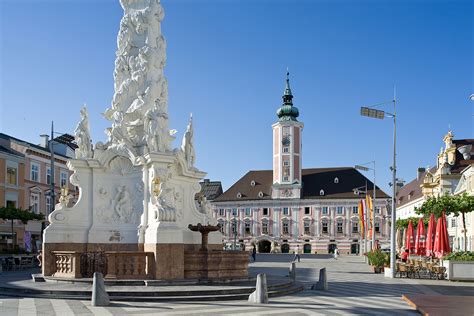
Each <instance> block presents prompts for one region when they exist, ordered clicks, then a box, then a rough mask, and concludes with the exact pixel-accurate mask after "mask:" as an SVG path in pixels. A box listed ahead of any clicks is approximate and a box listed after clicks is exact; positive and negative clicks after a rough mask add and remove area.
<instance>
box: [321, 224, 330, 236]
mask: <svg viewBox="0 0 474 316" xmlns="http://www.w3.org/2000/svg"><path fill="white" fill-rule="evenodd" d="M322 228H323V234H327V233H328V231H329V230H328V222H323V223H322Z"/></svg>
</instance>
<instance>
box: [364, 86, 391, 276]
mask: <svg viewBox="0 0 474 316" xmlns="http://www.w3.org/2000/svg"><path fill="white" fill-rule="evenodd" d="M389 103H393V113H388V112H385V111H380V110H377V109H374V107H376V106H379V105H383V104H389ZM360 114H361V115H362V116H367V117H371V118H377V119H381V120H382V119H384V118H385V116H387V117H391V118H393V162H392V167H391V170H392V183H393V186H392V188H393V191H392V216H391V223H390V274H391V275H390V277H392V278H395V274H396V273H397V271H396V267H395V256H396V250H395V224H396V203H395V200H396V198H395V197H396V194H397V191H396V190H397V186H396V181H397V150H396V149H397V115H396V97H395V93H394V94H393V100H392V101H389V102H383V103H379V104H374V105H372V106H370V107H361V108H360Z"/></svg>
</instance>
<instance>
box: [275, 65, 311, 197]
mask: <svg viewBox="0 0 474 316" xmlns="http://www.w3.org/2000/svg"><path fill="white" fill-rule="evenodd" d="M282 99H283V104H282V105H281V106H280V107H279V108H278V110H277V113H276V114H277V116H278V121H277V122H276V123H275V124H273V125H272V129H273V188H272V197H273V198H300V191H301V132H302V130H303V126H304V125H303V123H301V122H298V120H297V119H296V118H297V117H298V116H299V111H298V108H297V107H295V106H293V93H292V92H291V88H290V73H289V71H288V70H287V72H286V84H285V90H284V92H283V96H282Z"/></svg>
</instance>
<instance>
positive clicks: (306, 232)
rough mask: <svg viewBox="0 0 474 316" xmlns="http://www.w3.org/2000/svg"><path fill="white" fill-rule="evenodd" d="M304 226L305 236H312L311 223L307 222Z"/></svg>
mask: <svg viewBox="0 0 474 316" xmlns="http://www.w3.org/2000/svg"><path fill="white" fill-rule="evenodd" d="M303 225H304V234H305V235H310V234H311V230H310V223H309V221H305V222H304V223H303Z"/></svg>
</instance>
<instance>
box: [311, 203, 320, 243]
mask: <svg viewBox="0 0 474 316" xmlns="http://www.w3.org/2000/svg"><path fill="white" fill-rule="evenodd" d="M313 216H314V227H315V230H314V231H315V232H316V237H321V229H320V227H321V208H314V215H313Z"/></svg>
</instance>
